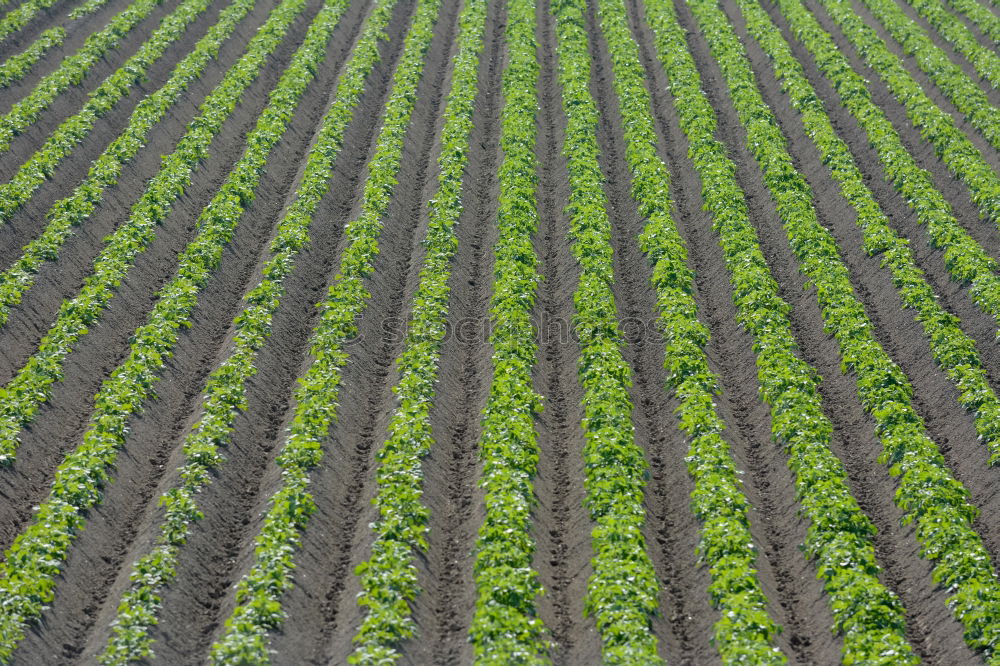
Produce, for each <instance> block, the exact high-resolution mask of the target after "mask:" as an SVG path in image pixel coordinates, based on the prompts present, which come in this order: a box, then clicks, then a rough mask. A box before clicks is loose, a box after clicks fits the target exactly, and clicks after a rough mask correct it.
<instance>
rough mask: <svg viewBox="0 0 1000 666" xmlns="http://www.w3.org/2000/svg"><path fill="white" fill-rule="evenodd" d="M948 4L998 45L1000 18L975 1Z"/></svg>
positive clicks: (952, 1)
mask: <svg viewBox="0 0 1000 666" xmlns="http://www.w3.org/2000/svg"><path fill="white" fill-rule="evenodd" d="M948 4H949V5H951V6H952V8H954V9H955V11H958V12H960V13H962V14H964V15H965V17H966V18H968V19H969V20H970V21H972V22H973V23H975V24H976V25H977V26H978V27H979V29H980V30H982V31H983V33H985V34H986V35H987V36H989V37H990V38H992V39H993V41H994V42H998V43H1000V16H997V15H996V14H994V13H993V12H991V11H990V10H989V9H987V8H986V7H984V6H983V5H981V4H980V3H978V2H977V1H976V0H948Z"/></svg>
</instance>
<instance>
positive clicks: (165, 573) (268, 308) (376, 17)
mask: <svg viewBox="0 0 1000 666" xmlns="http://www.w3.org/2000/svg"><path fill="white" fill-rule="evenodd" d="M346 4H347V3H346V2H341V3H339V5H338V6H337V7H336V8H334V7H331V11H333V10H334V9H336V11H342V10H343V8H344V7H346ZM394 4H395V3H394V1H389V0H385V1H383V2H380V3H379V4H378V5H377V6H376V7H375V8H374V10H373V12H372V14H371V15H370V16H369V17H368V19H367V20H366V24H365V27H364V28H363V32H362V34H361V37H360V39H359V40H358V43H357V44H356V45H355V47H354V49H353V51H352V54H351V57H350V59H349V60H348V61H347V63H346V64H345V66H344V71H343V72H342V73H341V75H340V78H339V81H338V84H337V88H336V91H337V92H336V97H335V99H334V101H333V102H332V104H331V105H330V108H329V109H328V110H327V112H326V114H325V115H324V118H323V121H322V124H321V126H320V128H319V131H318V133H317V137H316V142H315V143H314V144H313V146H312V148H311V149H310V151H309V154H308V156H307V158H306V166H305V170H304V172H303V176H302V179H301V181H300V182H299V186H298V189H297V191H296V194H295V199H294V200H293V202H292V203H291V205H290V206H289V207H288V210H287V211H286V213H285V215H284V217H283V218H282V220H281V222H280V223H279V225H278V228H277V231H276V234H275V238H274V240H273V241H272V243H271V246H270V253H271V256H270V258H269V259H268V260H267V262H266V263H265V264H264V267H263V278H262V279H261V281H260V282H259V283H258V284H257V285H256V286H255V287H254V288H253V289H251V290H250V291H249V292H248V293H247V295H246V296H245V298H244V302H245V307H244V309H243V310H242V312H241V313H240V314H239V315H238V316H237V317H236V319H235V320H234V322H233V326H234V329H235V331H236V333H235V338H234V346H233V349H232V350H231V351H230V353H229V355H228V356H227V357H226V359H225V360H224V361H223V362H222V363H221V365H220V366H219V368H217V369H216V370H215V371H214V372H213V373H212V375H211V376H210V377H209V380H208V384H207V386H206V389H205V399H204V402H203V404H202V409H203V413H202V415H201V417H200V418H199V419H198V421H197V422H196V423H195V424H194V426H192V429H191V432H190V433H189V434H188V436H187V437H186V438H185V441H184V455H185V464H184V466H183V467H182V468H181V469H180V470H179V482H178V484H177V485H175V486H174V487H172V488H171V489H170V490H168V491H167V492H165V493H164V494H163V496H162V497H161V499H160V503H161V505H162V506H164V507H166V514H165V517H164V521H163V523H162V524H161V525H160V535H159V537H158V540H157V543H156V545H155V547H154V548H153V549H152V550H151V551H150V552H149V553H147V554H145V555H143V556H142V557H141V558H140V559H139V560H138V562H136V563H135V565H134V566H133V569H132V575H131V580H132V585H131V586H130V587H129V589H128V590H127V591H126V592H125V594H124V595H123V597H122V599H121V601H120V602H119V604H118V612H117V615H116V618H115V621H114V623H113V635H112V637H111V639H110V640H109V643H108V645H107V648H106V649H105V651H104V653H103V655H102V657H101V661H102V663H104V664H120V663H125V662H127V661H130V660H134V659H138V658H141V657H143V656H146V655H148V654H149V646H150V638H149V636H148V633H149V628H150V626H151V625H152V624H155V622H156V613H157V610H158V608H159V604H160V596H159V594H160V591H161V589H162V588H163V587H164V586H165V585H167V584H168V583H169V582H170V581H171V580H172V579H173V578H174V576H175V575H176V570H175V567H176V562H177V557H178V554H179V552H180V550H181V548H182V547H183V545H184V543H185V542H186V541H187V537H188V535H189V534H190V532H191V529H192V524H193V523H194V522H195V521H197V520H199V519H200V518H201V516H202V514H201V511H200V510H199V508H198V506H197V502H196V496H197V494H198V493H199V492H200V491H201V490H203V489H204V488H205V487H206V486H207V485H208V484H209V483H210V482H211V478H212V476H211V474H212V471H213V470H214V469H215V468H216V467H218V465H219V464H220V463H221V461H222V456H221V454H220V452H219V449H220V447H223V446H225V445H226V444H228V442H229V441H230V437H231V433H232V430H233V423H234V420H235V418H236V415H237V413H238V412H239V411H240V410H242V409H245V407H246V405H245V396H246V382H247V381H248V380H249V379H250V378H251V377H252V376H253V375H254V374H256V368H255V365H254V364H255V362H256V360H257V355H258V353H259V351H260V350H261V348H262V347H263V346H264V344H265V342H266V341H267V339H268V337H269V336H270V331H271V322H272V320H273V316H274V313H275V312H276V311H277V309H278V305H279V303H280V300H281V297H282V296H283V295H284V286H283V284H284V280H285V278H286V277H287V276H288V275H289V274H291V272H292V270H293V269H294V268H295V259H296V257H297V255H298V253H299V252H300V251H301V250H302V249H303V248H304V247H305V246H306V245H307V244H308V243H309V228H310V226H311V224H312V221H313V215H314V213H315V211H316V208H317V206H318V205H319V202H320V200H321V199H322V198H323V196H324V195H325V194H326V192H327V191H328V190H329V187H330V176H331V173H332V170H333V163H334V160H335V159H336V156H337V155H338V154H339V152H340V149H341V147H342V145H343V138H344V133H345V131H346V129H347V126H348V124H349V123H350V122H351V119H352V118H353V114H354V109H355V107H356V106H357V104H358V100H359V99H360V97H361V93H362V91H363V88H364V82H365V80H366V78H367V77H368V75H369V73H370V72H371V70H372V69H373V68H374V66H375V64H376V63H377V62H378V59H379V55H378V43H379V41H380V40H381V39H383V37H384V32H383V31H384V29H385V26H386V25H387V24H388V22H389V19H390V17H391V14H392V10H393V7H394ZM430 16H431V18H433V16H434V14H433V13H431V14H430ZM424 20H427V19H426V17H425V19H424ZM426 41H429V37H427V38H426ZM425 48H426V44H425V43H423V42H420V43H417V44H416V45H415V46H410V47H409V49H408V51H407V54H408V56H409V58H408V60H407V61H406V65H405V66H404V67H405V68H406V69H407V70H409V71H411V75H412V70H413V69H414V68H416V71H417V75H419V67H420V58H421V56H422V54H423V52H424V49H425ZM397 80H401V79H400V77H399V75H397ZM415 86H416V82H415V81H412V82H411V81H409V80H406V81H403V82H402V83H401V84H400V86H398V87H397V97H396V99H397V101H402V102H404V106H405V100H406V99H407V97H408V96H409V97H410V98H411V99H412V89H415ZM408 94H409V95H408ZM411 104H412V102H411ZM408 118H409V114H408V113H406V112H404V113H403V117H402V118H401V119H399V122H400V123H402V127H401V129H398V130H396V131H398V132H400V133H401V132H402V131H405V126H406V124H407V123H408ZM390 124H393V125H394V123H390ZM385 131H386V130H383V133H385ZM389 131H390V132H391V131H392V130H389ZM400 143H401V140H400ZM396 152H397V159H398V152H399V150H397V151H396ZM261 633H262V632H261ZM241 643H242V644H243V645H244V646H245V645H256V644H257V641H256V639H255V638H251V637H250V636H243V637H241ZM234 647H235V645H234ZM240 649H243V648H242V647H241V648H240ZM238 652H239V650H232V651H230V652H229V653H228V656H225V658H235V656H234V655H235V654H237V653H238ZM223 656H224V655H221V654H220V657H223Z"/></svg>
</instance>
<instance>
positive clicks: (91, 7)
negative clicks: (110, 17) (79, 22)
mask: <svg viewBox="0 0 1000 666" xmlns="http://www.w3.org/2000/svg"><path fill="white" fill-rule="evenodd" d="M107 3H108V0H87V1H86V2H84V3H83V4H82V5H80V6H78V7H74V8H73V9H71V10H70V12H69V17H70V18H71V19H79V18H83V17H84V16H87V15H89V14H93V13H94V12H96V11H97V10H98V9H100V8H101V7H103V6H104V5H106V4H107Z"/></svg>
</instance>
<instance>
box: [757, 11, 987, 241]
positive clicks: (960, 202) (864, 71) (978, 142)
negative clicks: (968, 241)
mask: <svg viewBox="0 0 1000 666" xmlns="http://www.w3.org/2000/svg"><path fill="white" fill-rule="evenodd" d="M761 4H762V5H763V6H764V8H765V9H766V10H767V11H768V13H769V14H770V15H771V17H772V19H773V18H775V17H776V15H779V14H780V11H779V10H778V8H777V6H776V5H774V4H772V3H771V2H769V1H768V0H765V1H764V2H762V3H761ZM804 4H805V6H806V7H808V9H809V10H810V11H811V12H812V13H813V15H814V16H815V17H816V19H817V20H818V21H819V23H820V25H821V26H822V27H823V29H824V30H826V31H827V32H828V33H829V34H830V36H831V37H832V38H833V40H834V42H835V43H836V44H837V46H838V48H839V49H840V51H841V53H843V54H844V56H845V57H847V59H848V60H849V61H850V63H851V67H853V68H854V70H855V71H857V72H859V73H860V74H861V75H862V76H864V78H865V79H866V80H868V81H869V87H868V89H869V91H870V92H871V94H872V99H873V100H874V101H875V103H876V104H878V105H879V107H881V108H882V109H883V110H884V111H885V113H886V115H887V116H888V117H889V119H890V120H891V121H892V124H893V125H894V126H895V127H896V131H897V132H899V134H900V136H901V137H902V138H903V142H904V144H905V145H906V148H907V150H909V152H910V154H911V155H913V157H914V158H915V159H916V160H917V162H918V164H920V166H921V167H923V168H924V169H927V171H929V172H930V173H931V174H932V176H933V180H934V182H935V184H936V185H937V187H938V189H940V190H941V192H942V193H943V194H944V195H945V197H946V198H947V199H948V202H949V203H950V204H951V206H952V207H953V208H954V211H955V215H956V216H957V217H958V219H959V220H961V221H962V222H963V224H965V226H966V228H968V229H969V231H970V233H971V234H972V235H973V237H975V238H976V240H978V241H979V242H980V243H982V244H983V245H984V247H986V248H988V250H989V251H991V253H992V254H993V256H997V254H996V248H997V247H998V245H997V236H996V235H995V233H996V232H995V227H994V226H993V225H991V224H986V223H984V222H982V221H980V220H979V212H978V210H977V209H976V208H975V206H974V205H973V204H972V201H971V199H970V195H969V190H968V188H967V187H966V186H965V184H963V183H962V181H961V180H959V179H958V178H957V177H956V176H953V175H952V174H951V172H949V171H948V167H947V165H946V164H944V162H942V161H941V160H940V159H938V157H937V155H936V154H935V152H934V146H933V145H931V144H930V143H929V142H925V141H924V140H923V139H922V138H921V137H920V132H919V131H918V130H916V129H914V127H913V125H912V124H911V123H910V119H909V118H908V117H907V116H906V109H905V108H904V107H903V106H902V105H901V104H900V103H899V102H897V101H896V98H895V97H893V95H892V93H891V92H890V91H889V89H888V87H887V86H886V84H885V83H884V82H883V81H882V79H881V78H880V77H879V75H878V73H877V72H875V71H874V70H872V69H870V68H869V67H868V66H867V65H865V64H864V62H863V61H862V60H861V58H860V57H859V56H858V53H857V51H856V50H855V49H854V47H853V46H851V43H850V42H849V41H848V40H847V38H846V37H845V36H844V34H843V32H841V30H840V28H839V27H838V26H837V24H836V23H835V22H834V21H833V19H832V18H830V15H829V14H828V13H827V12H826V10H825V9H823V7H822V6H820V5H819V4H818V3H817V2H813V1H812V0H805V2H804ZM866 11H867V10H866V9H864V8H863V7H862V8H861V11H859V15H861V16H865V14H864V13H863V12H866ZM871 20H873V21H874V19H871ZM776 22H778V21H776ZM779 25H781V26H782V28H783V29H784V25H785V23H784V22H780V23H779ZM876 32H878V31H876ZM879 36H880V37H882V38H883V40H884V41H886V44H888V45H889V48H890V50H892V49H893V47H894V45H895V48H896V49H898V48H899V47H898V44H895V43H894V41H893V40H892V38H891V37H890V38H889V39H888V40H886V39H885V37H886V36H887V35H885V34H883V33H881V32H879ZM895 52H896V53H897V55H898V54H899V51H898V50H897V51H895ZM809 58H810V59H811V56H809ZM911 60H912V59H911ZM800 61H801V59H800ZM903 64H904V65H906V64H907V59H906V58H903ZM908 71H911V73H913V71H912V69H910V70H908ZM914 79H915V80H916V81H917V82H918V83H919V84H920V86H921V88H922V89H923V91H924V92H925V93H926V94H927V96H928V97H929V98H930V99H931V100H932V101H933V102H935V104H937V105H938V106H939V107H941V109H943V110H944V111H945V112H946V113H949V114H950V115H951V117H952V118H953V119H954V121H955V126H956V127H957V128H958V129H960V130H961V131H962V132H964V133H965V135H966V136H967V137H968V139H969V140H970V141H971V142H972V144H973V145H974V146H975V147H976V148H977V149H978V150H979V152H980V153H982V155H983V157H984V158H985V159H986V161H987V162H988V163H990V164H991V165H992V166H993V168H994V169H1000V155H998V154H997V151H996V150H994V149H993V148H992V147H991V146H990V145H989V144H988V143H987V142H986V139H984V138H983V137H982V135H980V134H979V131H978V130H977V129H976V128H975V127H974V126H973V125H972V123H970V122H968V121H966V120H965V119H964V118H963V117H962V114H961V113H959V112H958V111H957V110H955V109H954V107H952V106H951V104H950V102H948V101H947V100H946V99H945V98H944V97H943V95H942V94H941V92H940V91H939V90H938V89H937V88H936V87H935V86H934V85H933V84H932V83H931V82H930V81H929V80H928V79H927V78H926V76H924V75H923V73H922V72H916V73H914ZM982 229H988V230H989V232H990V236H988V238H990V239H991V240H992V242H988V241H986V240H984V239H983V237H982V236H981V235H980V233H979V232H980V230H982Z"/></svg>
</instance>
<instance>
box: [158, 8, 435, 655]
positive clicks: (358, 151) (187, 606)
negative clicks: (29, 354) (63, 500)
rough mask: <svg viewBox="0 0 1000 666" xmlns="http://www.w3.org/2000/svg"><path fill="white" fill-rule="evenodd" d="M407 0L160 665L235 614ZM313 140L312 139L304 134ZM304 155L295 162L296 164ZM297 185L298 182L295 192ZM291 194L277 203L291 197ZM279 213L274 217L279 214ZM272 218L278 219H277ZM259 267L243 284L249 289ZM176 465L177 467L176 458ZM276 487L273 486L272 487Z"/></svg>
mask: <svg viewBox="0 0 1000 666" xmlns="http://www.w3.org/2000/svg"><path fill="white" fill-rule="evenodd" d="M414 4H415V3H412V2H401V3H399V4H398V5H397V6H396V8H395V10H394V12H393V16H392V19H391V20H390V23H389V26H388V28H387V34H388V35H389V40H388V41H386V42H382V43H381V44H380V45H379V48H380V51H381V59H380V61H379V62H378V63H377V64H376V66H375V68H374V70H373V72H372V73H371V74H370V75H369V77H368V81H367V85H366V89H365V92H364V93H363V95H362V97H361V100H360V102H359V104H358V106H357V107H355V109H354V121H353V122H352V123H351V125H350V126H349V127H348V129H347V133H346V135H345V138H344V143H343V148H342V149H341V151H340V153H339V155H338V156H337V158H336V161H335V163H334V169H333V178H332V182H331V188H330V191H329V192H328V193H327V195H326V196H325V197H324V199H323V201H322V202H321V203H320V205H319V207H318V209H317V211H316V213H315V215H314V222H313V225H312V227H311V229H310V244H309V246H307V248H305V249H304V250H303V251H302V252H301V253H300V254H299V256H298V259H297V261H296V264H297V267H296V269H295V270H294V272H293V273H292V274H291V275H290V276H289V277H288V278H287V279H286V280H285V290H286V291H285V294H284V295H283V296H282V299H281V304H280V307H279V309H278V311H277V312H276V313H275V315H274V318H273V326H272V333H271V337H270V338H269V340H268V341H267V343H266V344H265V346H264V348H263V349H262V350H261V352H260V353H259V355H258V358H257V361H256V366H257V368H258V373H257V374H256V375H255V376H254V377H253V378H251V380H250V381H249V382H248V385H247V401H248V408H247V409H246V410H245V411H243V412H242V413H240V414H239V415H238V416H237V418H236V421H235V424H234V432H233V435H232V438H231V444H230V445H229V446H228V447H227V451H226V452H225V454H224V455H225V456H226V458H227V462H224V463H223V465H222V467H220V470H219V475H218V478H217V479H216V481H215V482H214V483H213V484H212V485H211V486H210V487H209V488H208V489H207V490H206V491H205V492H204V493H203V496H202V498H201V499H200V500H199V502H200V506H201V508H202V510H203V512H204V514H205V519H204V520H203V521H202V522H201V523H199V524H198V525H197V526H196V527H195V529H194V530H193V532H192V535H191V537H190V538H189V540H188V544H187V546H186V547H185V549H183V550H182V552H181V557H180V560H179V565H178V567H177V571H178V575H177V579H176V581H175V582H174V583H173V584H172V585H171V586H170V587H169V588H168V589H167V590H165V594H164V595H163V613H162V617H163V619H162V621H161V624H160V626H159V627H157V628H156V629H155V630H154V632H153V637H154V638H155V639H156V640H157V643H158V645H159V647H155V648H154V649H156V651H157V655H158V657H159V658H161V659H162V660H163V662H164V663H170V664H173V663H199V662H200V661H202V660H204V658H205V653H206V652H207V650H208V649H209V646H210V644H211V642H212V640H213V639H215V638H217V637H218V634H219V631H220V629H221V626H222V623H223V621H224V620H225V618H227V617H228V616H229V615H230V613H231V612H232V609H233V605H234V599H233V596H232V594H231V591H232V589H233V587H234V586H235V584H236V582H237V581H238V579H239V577H240V576H241V575H242V574H243V573H244V572H245V571H246V569H247V568H248V567H249V566H250V562H251V559H252V556H253V547H254V537H255V536H256V534H257V532H258V531H259V528H260V517H261V516H260V514H261V513H262V512H263V511H264V510H265V509H266V508H267V507H266V501H267V498H268V497H269V496H270V494H271V493H270V491H271V490H273V487H271V486H269V485H268V483H269V482H273V483H276V482H277V480H276V478H275V477H276V474H275V473H274V467H275V466H274V463H273V457H274V453H275V452H276V450H277V448H278V447H279V446H280V444H281V439H282V437H283V435H284V426H285V425H286V423H287V420H288V415H289V412H290V409H291V400H292V394H293V390H294V387H295V381H296V379H297V378H298V377H299V376H300V375H301V373H302V370H303V359H304V357H305V356H306V355H307V354H308V347H307V341H308V338H309V334H310V333H311V331H312V327H313V325H314V324H315V315H316V313H317V309H316V307H315V303H316V302H317V301H319V300H321V299H322V293H323V291H324V287H325V285H326V282H327V281H328V280H329V276H330V275H331V273H332V272H333V271H334V270H335V267H336V265H337V262H338V258H339V251H340V243H341V241H342V236H343V222H344V221H346V219H347V217H348V215H349V214H350V212H351V210H352V206H353V205H354V201H355V199H356V198H357V197H358V196H359V194H360V189H361V183H362V178H363V175H364V170H363V166H364V164H365V162H366V161H367V158H368V155H369V151H370V144H371V140H372V136H373V134H374V133H375V131H376V130H377V128H378V119H379V118H380V114H381V109H382V107H383V105H384V103H385V99H386V96H387V94H388V89H389V86H390V84H391V77H392V69H393V67H394V66H395V62H396V59H397V58H398V55H399V52H400V50H401V48H402V36H403V34H404V33H405V30H406V29H407V27H408V26H409V20H410V18H411V15H412V10H413V6H414ZM370 5H371V3H367V2H361V3H356V4H355V6H354V7H353V8H352V10H351V14H350V16H349V17H348V23H347V25H350V26H351V27H350V28H349V30H347V31H346V33H345V36H344V37H342V38H340V39H338V38H337V36H336V35H335V36H334V39H333V40H332V41H331V47H332V48H336V49H338V50H339V52H340V56H339V57H338V60H340V61H341V62H342V61H343V59H345V58H346V57H348V56H349V55H350V49H351V48H352V47H353V45H354V42H355V40H356V38H357V36H358V35H359V34H360V29H361V27H362V21H363V19H364V18H365V16H366V15H367V13H368V11H369V9H370ZM339 73H340V72H339V71H334V72H331V74H332V75H334V76H331V81H330V83H331V85H329V86H325V88H324V95H325V96H327V97H325V98H324V100H323V101H321V102H320V103H319V104H317V105H316V107H317V111H318V113H317V116H316V123H315V124H314V125H313V126H312V127H311V128H310V130H315V129H317V128H318V123H319V121H320V119H321V115H322V113H325V111H326V109H327V107H328V103H329V102H330V101H332V99H333V97H332V95H333V92H334V89H333V87H332V85H335V83H334V82H333V79H334V78H335V76H337V75H339ZM309 138H310V142H311V139H312V138H314V137H313V136H310V137H309ZM304 157H305V155H304V152H303V154H302V155H300V157H299V160H298V163H297V166H298V167H300V168H301V167H302V165H303V161H304ZM293 188H294V186H293ZM292 191H293V190H292V189H289V191H288V195H287V196H286V197H285V198H284V200H283V203H284V204H286V205H287V204H288V203H289V202H290V201H291V200H292V196H293V195H292ZM279 214H280V212H279ZM275 217H276V218H277V215H276V216H275ZM259 268H260V267H259V266H258V267H257V271H256V272H255V273H254V275H253V276H251V277H250V279H249V280H248V282H249V283H251V284H255V283H256V282H257V281H258V280H259V278H260V277H261V276H260V272H259ZM178 462H179V461H178ZM273 483H272V485H273Z"/></svg>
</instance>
